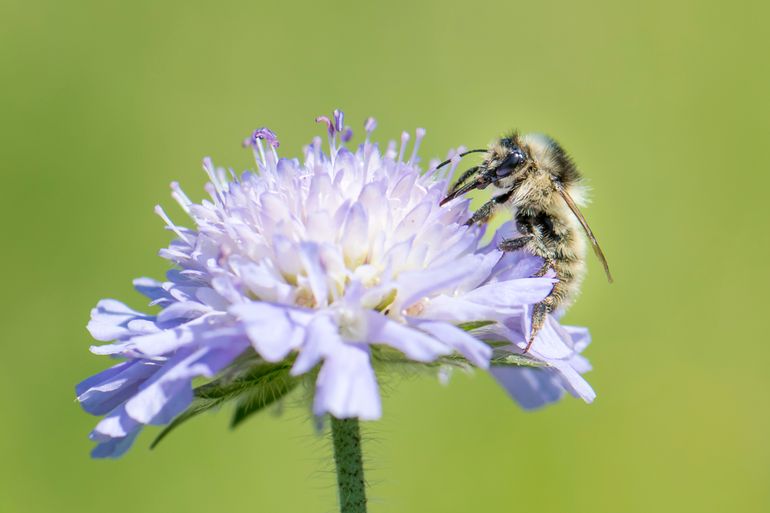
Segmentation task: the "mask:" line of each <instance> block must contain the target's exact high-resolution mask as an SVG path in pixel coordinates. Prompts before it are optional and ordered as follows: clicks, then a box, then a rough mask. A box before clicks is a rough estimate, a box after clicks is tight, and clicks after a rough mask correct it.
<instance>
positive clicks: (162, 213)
mask: <svg viewBox="0 0 770 513" xmlns="http://www.w3.org/2000/svg"><path fill="white" fill-rule="evenodd" d="M155 213H156V214H158V215H159V216H160V218H161V219H163V221H165V223H166V225H167V226H168V227H169V228H171V229H172V230H173V231H174V233H176V234H177V236H179V238H180V239H182V240H183V241H185V242H186V243H187V244H190V240H189V239H188V238H187V237H186V236H185V234H184V233H183V232H182V230H180V229H179V227H178V226H177V225H175V224H174V223H173V222H171V219H170V218H169V217H168V215H166V212H165V211H164V210H163V207H161V206H160V205H155Z"/></svg>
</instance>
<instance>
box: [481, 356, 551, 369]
mask: <svg viewBox="0 0 770 513" xmlns="http://www.w3.org/2000/svg"><path fill="white" fill-rule="evenodd" d="M490 363H491V364H492V365H499V366H505V367H512V366H513V367H545V366H546V364H545V363H543V362H539V361H537V360H534V359H532V358H530V357H528V356H524V355H521V354H513V353H504V354H501V355H495V356H493V357H492V361H491V362H490Z"/></svg>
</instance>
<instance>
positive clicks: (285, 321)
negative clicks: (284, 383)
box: [230, 302, 305, 362]
mask: <svg viewBox="0 0 770 513" xmlns="http://www.w3.org/2000/svg"><path fill="white" fill-rule="evenodd" d="M230 313H231V314H233V315H235V316H236V317H238V318H239V319H240V320H241V321H242V322H243V323H244V325H245V327H246V334H247V335H248V337H249V340H251V342H252V344H253V346H254V349H256V350H257V352H258V353H259V354H260V356H262V358H264V359H265V360H267V361H269V362H277V361H280V360H282V359H283V358H285V357H286V355H287V354H289V352H290V351H291V350H292V349H296V348H297V347H299V346H300V344H302V342H303V340H304V338H305V332H304V330H303V329H302V326H299V325H298V324H297V323H296V322H295V321H294V320H293V319H292V316H291V315H290V314H289V311H288V309H287V308H285V307H281V306H277V305H273V304H271V303H265V302H249V303H241V304H238V305H235V306H232V307H230Z"/></svg>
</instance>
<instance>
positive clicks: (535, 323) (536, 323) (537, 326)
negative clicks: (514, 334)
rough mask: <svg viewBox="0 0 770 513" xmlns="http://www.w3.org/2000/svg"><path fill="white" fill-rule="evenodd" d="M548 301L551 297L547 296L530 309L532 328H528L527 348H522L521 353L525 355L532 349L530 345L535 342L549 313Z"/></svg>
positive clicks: (549, 303) (549, 304)
mask: <svg viewBox="0 0 770 513" xmlns="http://www.w3.org/2000/svg"><path fill="white" fill-rule="evenodd" d="M550 299H551V297H550V296H548V297H547V298H545V299H544V300H542V301H540V302H539V303H536V304H535V306H533V307H532V327H531V328H530V331H529V340H527V346H526V347H525V348H524V351H523V352H522V353H523V354H527V352H529V349H530V348H531V347H532V343H533V342H534V341H535V337H536V336H537V334H538V332H539V331H540V330H541V329H542V328H543V325H544V324H545V318H546V317H547V316H548V313H549V312H550V311H551V301H550Z"/></svg>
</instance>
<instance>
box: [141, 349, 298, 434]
mask: <svg viewBox="0 0 770 513" xmlns="http://www.w3.org/2000/svg"><path fill="white" fill-rule="evenodd" d="M243 363H244V366H243V370H242V371H241V372H237V373H235V374H234V375H233V374H230V375H226V376H223V377H221V378H219V379H215V380H214V381H212V382H210V383H206V384H205V385H201V386H199V387H197V388H195V390H193V393H194V394H195V399H194V400H193V402H192V404H190V406H189V407H188V408H187V410H185V411H184V412H182V413H181V414H180V415H179V416H177V417H176V418H175V419H174V420H173V421H171V423H170V424H169V425H168V426H166V427H165V428H164V429H163V431H161V432H160V433H159V434H158V436H157V437H155V440H153V442H152V444H151V445H150V448H151V449H153V448H155V447H156V446H157V445H158V444H159V443H160V442H161V440H163V439H164V438H166V436H167V435H168V434H169V433H170V432H171V431H173V430H174V429H176V428H177V427H179V426H180V425H182V424H184V423H185V422H187V421H188V420H190V419H191V418H193V417H197V416H198V415H200V414H201V413H203V412H205V411H208V410H210V409H212V408H216V407H217V406H220V405H222V404H224V403H225V402H227V401H231V400H234V399H237V398H239V397H242V396H245V395H248V397H245V398H244V399H243V400H242V401H241V403H239V406H240V404H243V405H244V407H243V411H242V412H241V413H240V415H241V416H242V417H243V418H246V417H247V416H249V415H251V414H252V413H254V412H256V411H258V409H261V408H264V406H267V405H268V404H270V403H272V402H274V401H276V400H278V399H280V398H281V397H283V396H284V395H286V394H287V393H288V392H290V391H291V389H293V388H294V386H296V384H297V380H295V379H294V378H292V377H291V376H289V370H290V369H291V361H283V362H280V363H265V362H262V361H259V360H256V361H255V360H247V361H244V362H243ZM260 404H261V406H260V408H256V406H259V405H260ZM244 413H245V415H244ZM238 415H239V413H238V409H236V416H238ZM243 418H240V419H239V420H238V421H237V422H236V420H235V418H234V419H233V425H236V424H238V423H240V422H241V421H242V420H243Z"/></svg>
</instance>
